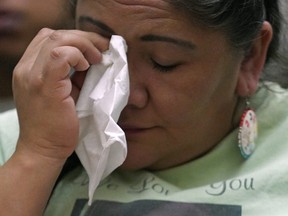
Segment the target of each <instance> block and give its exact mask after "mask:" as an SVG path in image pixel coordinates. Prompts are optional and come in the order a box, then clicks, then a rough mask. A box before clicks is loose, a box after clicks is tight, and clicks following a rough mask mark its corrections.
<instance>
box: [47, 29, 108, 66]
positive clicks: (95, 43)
mask: <svg viewBox="0 0 288 216" xmlns="http://www.w3.org/2000/svg"><path fill="white" fill-rule="evenodd" d="M45 46H46V47H47V48H49V47H50V48H53V47H59V46H74V47H76V48H78V49H79V50H80V51H81V52H82V53H83V55H84V56H85V57H86V59H87V60H88V62H89V63H90V64H96V63H98V62H99V59H98V58H97V57H99V55H95V53H97V52H99V51H100V52H103V51H104V50H107V49H108V47H109V40H108V39H104V38H103V37H101V36H99V35H98V34H95V33H91V32H83V31H77V30H58V31H54V32H52V33H51V35H50V36H49V39H48V40H47V41H46V44H45Z"/></svg>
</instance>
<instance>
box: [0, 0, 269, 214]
mask: <svg viewBox="0 0 288 216" xmlns="http://www.w3.org/2000/svg"><path fill="white" fill-rule="evenodd" d="M83 16H86V17H87V16H88V17H89V19H88V20H90V21H87V19H83V18H81V19H80V17H83ZM119 17H121V19H119ZM91 19H92V20H94V21H93V22H91ZM77 20H78V25H77V27H78V28H79V29H82V30H85V31H89V32H84V31H78V30H73V31H71V30H70V31H68V30H67V31H64V30H63V31H54V30H50V29H43V30H42V31H41V32H40V33H39V34H38V35H37V36H36V37H35V39H34V40H33V41H32V43H31V44H30V45H29V47H28V49H27V50H26V52H25V54H24V55H23V57H22V59H21V60H20V62H19V63H18V65H17V66H16V68H15V71H14V77H13V90H14V93H15V101H16V107H17V112H18V116H19V123H20V136H19V139H18V143H17V148H16V151H15V153H14V154H13V156H12V157H11V158H10V159H9V160H8V161H7V162H6V163H5V164H4V165H3V166H2V167H0V191H1V193H0V213H1V215H2V214H3V215H29V216H31V215H41V214H42V212H43V211H44V208H45V205H46V203H47V200H48V198H49V196H50V193H51V190H52V188H53V185H54V183H55V181H56V179H57V177H58V175H59V173H60V172H61V169H62V166H63V164H64V163H65V161H66V159H67V157H68V156H69V155H71V153H72V152H73V151H74V149H75V147H76V145H77V141H78V134H79V122H78V118H77V114H76V111H75V103H74V101H75V100H77V97H78V95H79V90H80V89H81V86H82V83H83V80H84V78H85V71H86V70H87V69H88V68H89V65H91V64H97V63H98V62H100V61H101V52H103V51H105V50H107V49H108V45H109V38H110V36H111V34H114V33H116V34H119V35H121V36H123V37H124V38H125V39H126V41H127V44H128V54H127V55H128V63H129V73H130V80H131V81H130V86H131V92H130V97H129V101H128V104H127V106H126V107H125V109H124V110H123V112H122V113H121V116H120V120H119V124H120V126H121V127H122V128H123V130H124V131H125V133H126V136H127V140H128V158H127V160H126V161H125V162H124V164H123V166H122V169H133V170H134V169H141V168H148V169H164V168H168V167H171V166H176V165H178V164H182V163H185V162H187V161H191V160H193V159H195V158H197V157H199V156H201V155H203V154H205V153H206V152H207V151H209V150H210V149H211V148H213V147H214V146H215V145H216V144H217V143H218V142H219V141H220V140H221V139H222V138H223V137H224V136H225V135H226V134H227V133H228V132H229V131H230V130H231V129H232V128H233V124H232V122H233V121H234V120H235V119H234V111H235V109H236V103H237V101H238V98H239V96H241V97H244V96H249V95H252V94H253V93H254V92H255V91H256V89H257V83H258V79H259V74H260V73H261V71H262V69H263V65H264V62H265V58H266V52H267V48H268V46H269V43H270V41H271V38H272V29H271V26H270V24H269V23H267V22H265V23H264V24H263V27H262V30H261V32H260V33H259V37H257V39H256V40H255V41H254V42H253V45H252V47H251V51H250V53H249V55H247V56H244V55H243V54H242V53H243V52H238V53H237V52H235V50H233V49H232V48H231V46H230V44H228V42H227V40H226V39H225V35H224V34H223V33H220V32H211V31H210V30H208V29H205V28H203V27H202V28H200V27H197V26H193V25H191V23H190V22H188V21H187V20H186V19H185V17H182V16H181V15H179V14H177V11H174V10H173V9H172V8H170V7H169V5H168V4H167V3H166V2H165V1H164V0H155V1H138V0H114V1H112V0H111V1H107V0H99V1H95V0H94V1H92V0H80V1H79V2H78V7H77ZM95 20H97V22H96V23H99V22H100V23H101V24H102V25H100V26H99V24H97V25H95ZM103 24H105V25H104V26H106V27H105V28H103ZM107 26H108V27H109V28H107ZM111 30H112V31H111ZM151 34H153V35H154V36H153V37H151ZM155 35H156V36H157V37H155ZM203 35H205V37H203ZM148 36H149V37H148ZM159 36H161V37H159ZM167 37H168V38H169V39H167ZM159 38H160V39H159ZM171 38H172V39H171ZM152 39H153V40H152ZM175 39H177V40H176V41H177V43H175ZM179 40H180V41H181V42H179ZM183 40H184V41H185V43H184V44H185V47H183V46H182V45H179V44H183ZM187 43H189V44H191V43H192V44H193V45H192V46H190V48H189V47H187ZM155 62H157V64H156V65H155ZM159 64H161V65H165V66H166V67H164V68H163V67H160V66H159ZM175 64H176V65H177V66H175ZM171 65H172V66H171ZM70 67H73V68H75V70H76V73H75V76H74V77H73V78H72V81H71V80H70V78H69V70H70ZM238 120H239V119H238V118H236V122H237V121H238ZM19 182H21V184H19ZM15 185H17V188H15ZM11 188H15V189H14V190H13V189H12V190H13V191H12V192H11ZM16 204H17V208H15V205H16Z"/></svg>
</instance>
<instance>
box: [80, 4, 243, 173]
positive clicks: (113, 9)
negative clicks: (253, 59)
mask: <svg viewBox="0 0 288 216" xmlns="http://www.w3.org/2000/svg"><path fill="white" fill-rule="evenodd" d="M135 4H138V5H137V6H136V7H135V5H134V4H133V3H130V1H112V2H111V1H81V0H80V1H79V4H78V7H77V21H78V22H77V23H78V26H77V27H78V28H79V29H82V30H85V31H93V32H96V33H99V34H102V35H103V36H105V37H107V38H109V37H110V36H111V35H112V34H118V35H121V36H123V37H124V38H125V39H126V42H127V44H128V47H129V48H128V62H129V72H130V78H131V95H130V99H129V102H128V105H127V107H126V108H125V109H124V110H123V112H122V114H121V117H120V120H119V125H120V126H121V127H122V129H123V130H124V131H125V135H126V138H127V141H128V157H127V160H126V161H125V162H124V164H123V166H122V168H125V169H140V168H148V169H163V168H167V167H171V166H175V165H178V164H181V163H184V162H187V161H189V160H192V159H194V158H196V157H199V156H200V155H203V154H205V153H206V152H207V151H209V150H210V149H211V148H212V147H213V146H215V145H216V144H217V143H218V142H219V141H220V140H221V139H222V138H223V137H224V136H225V135H226V134H227V133H228V132H229V131H230V130H231V129H232V128H233V127H234V126H233V125H232V119H233V115H234V111H235V106H236V103H237V100H238V93H237V90H236V86H237V79H238V77H239V75H240V73H241V71H240V70H241V62H242V60H243V56H242V55H239V54H238V53H236V52H235V50H233V49H232V47H231V45H230V44H228V42H227V40H226V38H225V36H224V34H223V33H221V32H211V31H210V30H207V29H205V28H200V27H199V26H195V25H192V24H191V22H189V21H188V20H187V19H186V17H183V16H182V15H181V14H179V13H177V11H175V10H173V9H172V8H171V7H170V6H169V5H168V4H167V3H166V2H165V1H158V2H157V3H156V2H155V1H144V2H140V1H137V3H135ZM107 11H109V12H107ZM171 12H172V13H171ZM119 14H121V19H117V17H119ZM87 17H88V18H87ZM115 20H117V21H116V22H115ZM147 20H148V21H147ZM99 23H101V24H103V25H105V26H107V27H108V28H103V26H101V25H100V24H99ZM183 29H184V30H183ZM149 35H155V36H164V37H169V38H172V39H174V40H181V41H185V42H186V43H189V44H191V46H188V45H186V44H185V46H183V44H180V43H179V44H175V43H173V42H170V41H163V40H159V39H156V40H151V39H148V40H145V39H143V38H144V37H147V36H149ZM203 35H205V37H203ZM155 62H156V63H157V64H160V65H164V66H171V65H172V67H168V70H167V71H166V69H165V68H164V69H161V68H160V67H157V66H156V67H155ZM174 65H176V66H175V67H174ZM212 119H213V120H212ZM220 122H221V124H219V123H220Z"/></svg>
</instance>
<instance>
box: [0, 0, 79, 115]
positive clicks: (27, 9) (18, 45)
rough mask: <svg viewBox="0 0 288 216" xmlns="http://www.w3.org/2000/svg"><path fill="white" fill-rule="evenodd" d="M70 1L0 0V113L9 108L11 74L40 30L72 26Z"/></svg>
mask: <svg viewBox="0 0 288 216" xmlns="http://www.w3.org/2000/svg"><path fill="white" fill-rule="evenodd" d="M73 5H74V3H73V2H72V0H49V1H43V0H0V76H1V77H0V112H1V111H4V110H7V109H9V108H12V107H13V106H14V104H13V97H12V71H13V68H14V67H15V65H16V63H17V62H18V61H19V59H20V58H21V56H22V55H23V53H24V51H25V50H26V47H27V46H28V44H29V43H30V42H31V40H32V39H33V37H34V36H35V35H36V34H37V33H38V31H39V30H40V29H41V28H43V27H49V28H53V29H71V28H73V27H74V6H73Z"/></svg>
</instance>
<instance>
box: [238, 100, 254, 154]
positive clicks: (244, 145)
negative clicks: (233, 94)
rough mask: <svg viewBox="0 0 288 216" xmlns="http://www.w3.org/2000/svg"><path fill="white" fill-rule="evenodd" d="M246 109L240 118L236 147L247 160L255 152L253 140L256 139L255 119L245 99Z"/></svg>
mask: <svg viewBox="0 0 288 216" xmlns="http://www.w3.org/2000/svg"><path fill="white" fill-rule="evenodd" d="M245 100H246V109H245V111H244V112H243V114H242V116H241V121H240V126H239V132H238V145H239V148H240V151H241V154H242V156H243V157H244V158H245V159H247V158H248V157H249V156H250V155H251V154H252V153H253V152H254V150H255V140H256V138H257V119H256V114H255V112H254V111H253V110H252V109H251V108H250V106H249V105H250V104H249V101H248V99H247V98H246V99H245Z"/></svg>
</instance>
